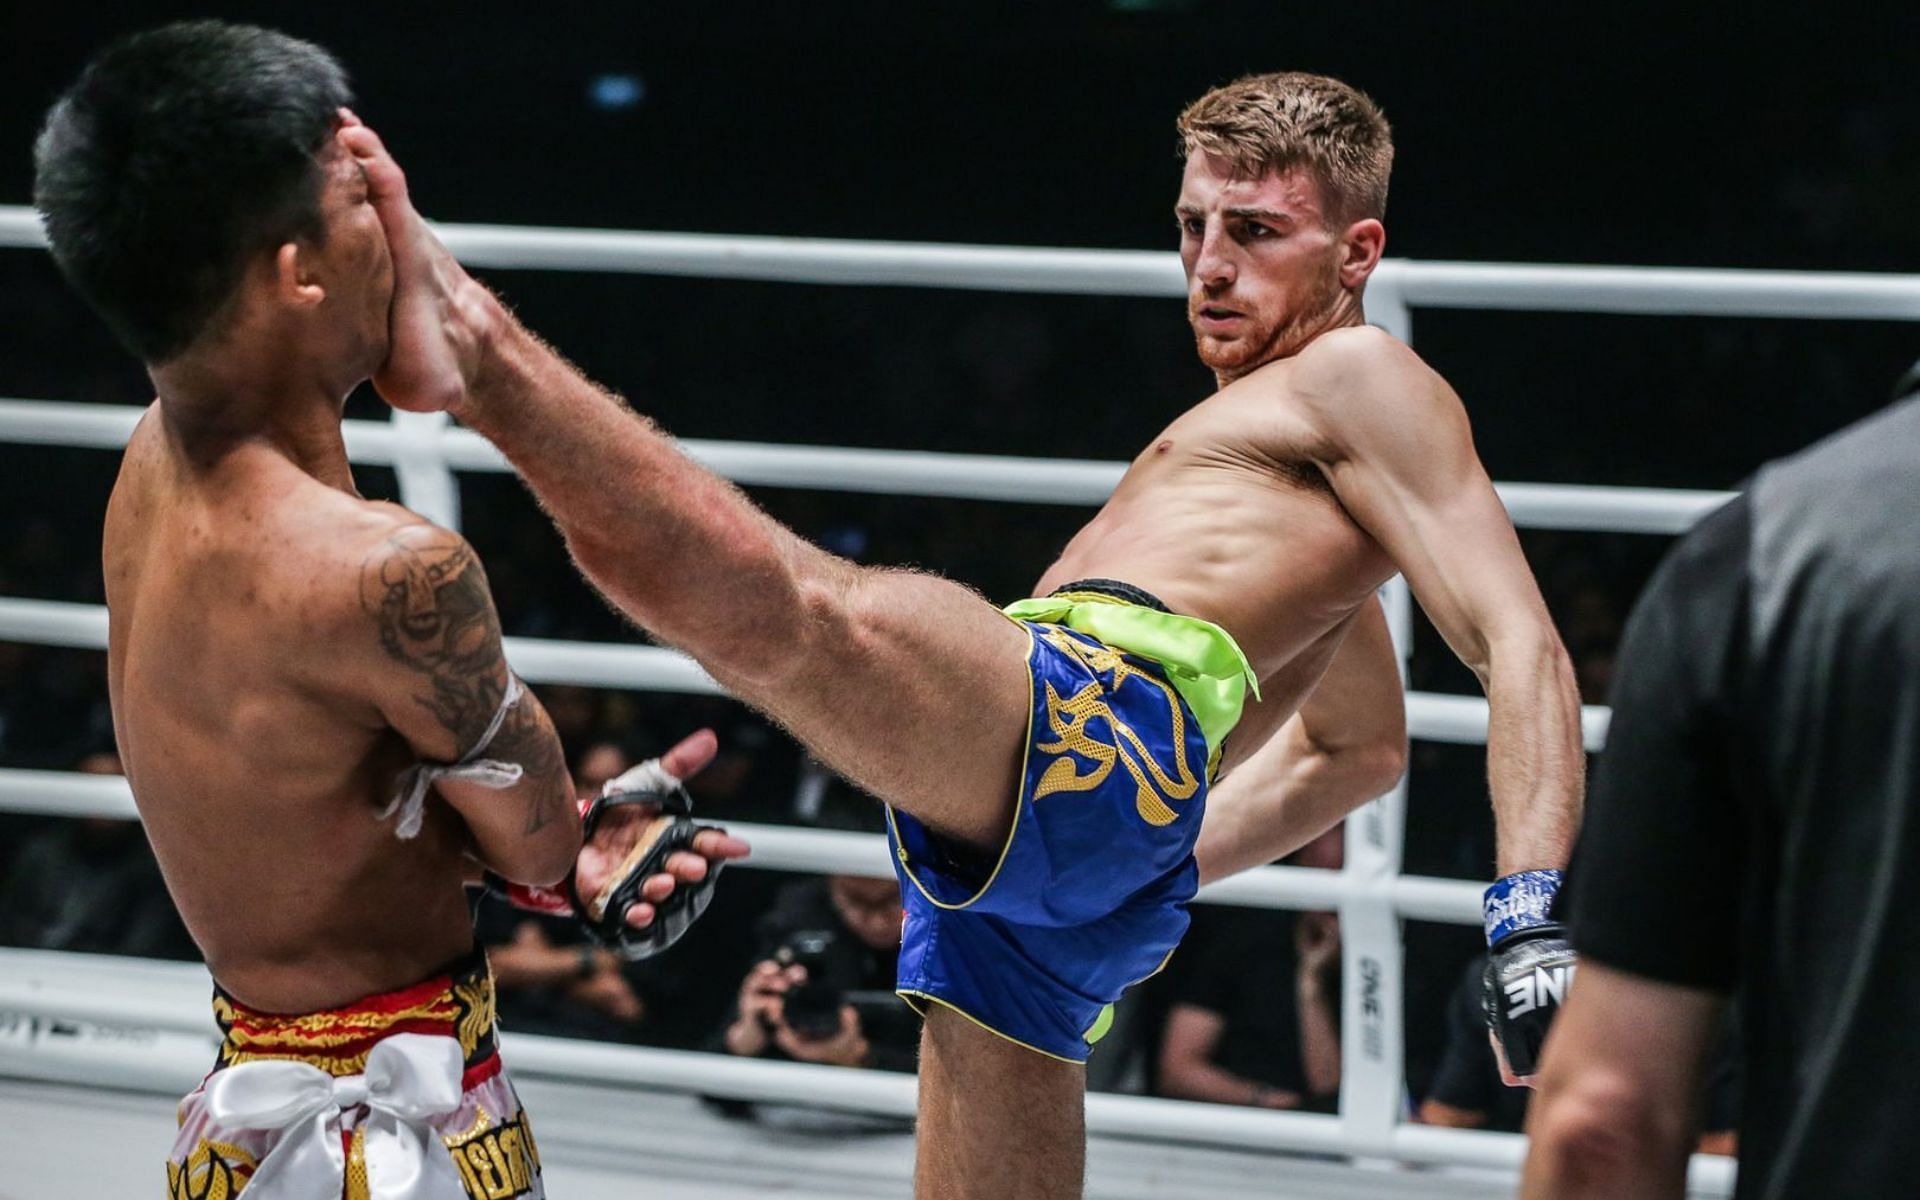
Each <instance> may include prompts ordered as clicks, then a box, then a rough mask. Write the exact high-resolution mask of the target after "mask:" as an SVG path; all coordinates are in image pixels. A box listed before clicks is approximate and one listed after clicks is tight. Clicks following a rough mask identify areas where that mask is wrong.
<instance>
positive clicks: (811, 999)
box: [773, 929, 847, 1041]
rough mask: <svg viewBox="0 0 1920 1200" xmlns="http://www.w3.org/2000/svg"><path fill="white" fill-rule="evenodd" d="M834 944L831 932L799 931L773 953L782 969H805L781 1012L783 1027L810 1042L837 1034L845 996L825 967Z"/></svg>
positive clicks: (832, 973)
mask: <svg viewBox="0 0 1920 1200" xmlns="http://www.w3.org/2000/svg"><path fill="white" fill-rule="evenodd" d="M838 941H839V935H838V934H836V933H834V932H833V931H832V930H829V929H803V930H799V931H796V932H794V933H791V934H788V935H787V938H786V940H785V941H783V942H781V943H780V946H779V948H778V949H776V950H775V951H774V952H773V961H774V962H776V963H779V964H780V965H781V966H783V967H805V968H806V971H807V981H806V982H805V983H802V984H800V985H799V986H797V987H795V988H793V989H792V990H790V991H789V992H788V993H787V996H786V1002H785V1003H784V1004H783V1005H782V1008H781V1011H782V1013H783V1014H784V1017H785V1020H786V1023H787V1028H789V1029H791V1030H793V1031H794V1032H795V1033H797V1034H799V1035H800V1036H801V1037H803V1038H807V1039H808V1040H810V1041H817V1040H819V1039H821V1038H829V1037H832V1036H833V1035H834V1034H836V1033H838V1032H839V1031H840V1009H841V1008H842V1007H843V1006H845V1004H846V1002H847V993H846V989H845V988H844V987H842V986H841V985H840V981H839V980H838V979H836V978H835V977H834V976H835V972H834V971H833V970H832V968H831V966H830V965H829V964H830V962H831V960H832V959H833V958H834V957H835V956H834V945H835V943H836V942H838Z"/></svg>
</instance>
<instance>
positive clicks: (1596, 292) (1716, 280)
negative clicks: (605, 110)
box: [0, 205, 1920, 321]
mask: <svg viewBox="0 0 1920 1200" xmlns="http://www.w3.org/2000/svg"><path fill="white" fill-rule="evenodd" d="M436 230H437V231H438V232H439V234H440V236H441V237H442V238H443V239H444V240H445V241H446V243H447V246H448V248H449V249H451V250H452V251H453V252H454V254H455V255H457V256H458V257H459V258H460V259H461V261H463V262H465V263H467V264H468V265H470V266H475V267H495V268H502V269H516V270H564V271H607V272H623V273H629V274H644V275H679V276H693V277H698V278H702V279H755V280H765V281H769V282H781V283H818V284H868V285H876V286H901V287H933V288H968V289H980V290H988V291H1002V292H1051V293H1057V294H1082V295H1107V296H1160V297H1172V296H1182V295H1184V294H1185V292H1186V284H1185V281H1184V279H1183V278H1182V276H1181V271H1180V261H1179V259H1178V257H1177V256H1176V255H1174V254H1173V253H1172V252H1170V251H1164V250H1091V249H1089V250H1062V249H1050V248H1034V247H1024V246H975V245H963V244H941V243H931V242H880V241H856V240H851V239H832V238H783V237H741V236H733V235H726V234H707V233H650V232H640V231H629V230H615V229H553V228H541V227H536V226H520V225H455V224H442V225H437V226H436ZM45 245H46V235H45V234H44V233H43V231H42V230H41V228H40V219H39V217H38V215H37V214H36V213H35V212H34V211H33V210H32V209H31V208H28V207H26V206H24V205H0V247H5V246H13V247H20V248H38V247H43V246H45ZM1373 283H1374V286H1376V287H1380V288H1382V289H1390V290H1395V291H1396V292H1397V294H1398V295H1399V297H1400V299H1401V300H1402V301H1403V302H1405V303H1406V304H1410V305H1414V306H1426V307H1432V308H1473V309H1509V310H1511V309H1526V310H1542V309H1551V310H1555V311H1561V312H1590V313H1623V314H1624V313H1639V314H1648V315H1660V316H1722V317H1823V318H1827V319H1832V320H1890V321H1920V276H1914V275H1892V274H1886V275H1875V274H1867V273H1865V272H1820V271H1733V270H1713V269H1704V268H1680V267H1596V266H1573V265H1566V266H1561V265H1543V264H1505V263H1464V262H1422V261H1418V260H1413V259H1393V258H1390V259H1387V260H1385V261H1383V262H1382V263H1381V264H1380V267H1379V269H1378V270H1377V271H1376V272H1375V273H1374V276H1373Z"/></svg>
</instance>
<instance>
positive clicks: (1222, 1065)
mask: <svg viewBox="0 0 1920 1200" xmlns="http://www.w3.org/2000/svg"><path fill="white" fill-rule="evenodd" d="M1209 916H1210V918H1211V919H1210V920H1208V921H1206V922H1205V923H1202V922H1199V921H1196V922H1195V927H1194V930H1193V933H1192V934H1190V935H1189V940H1190V941H1196V942H1197V943H1198V944H1197V945H1193V946H1191V947H1190V949H1191V950H1194V951H1198V953H1197V954H1196V955H1195V956H1194V957H1193V959H1192V960H1191V962H1189V963H1182V962H1180V961H1179V960H1178V959H1176V960H1175V964H1174V966H1173V967H1172V968H1170V970H1174V971H1181V972H1182V974H1181V975H1180V976H1179V977H1178V978H1177V979H1176V980H1175V988H1174V1000H1173V1007H1172V1009H1171V1010H1170V1011H1169V1012H1168V1014H1167V1024H1166V1033H1165V1035H1164V1037H1163V1038H1162V1039H1161V1043H1160V1063H1159V1067H1160V1069H1159V1079H1158V1082H1157V1086H1156V1088H1155V1090H1156V1091H1158V1092H1159V1094H1160V1095H1162V1096H1172V1097H1176V1098H1179V1099H1183V1100H1208V1101H1212V1102H1214V1103H1216V1104H1243V1105H1251V1106H1253V1107H1255V1108H1303V1109H1308V1110H1311V1111H1315V1112H1333V1111H1334V1110H1335V1108H1337V1107H1338V1104H1339V1099H1340V1015H1339V1014H1340V985H1339V973H1340V920H1339V918H1338V917H1337V916H1335V915H1334V914H1333V913H1330V912H1300V913H1280V914H1266V913H1238V912H1235V913H1218V914H1209ZM1276 926H1278V927H1279V928H1280V930H1281V932H1280V934H1279V935H1278V936H1275V927H1276ZM1183 957H1184V956H1183ZM1187 968H1190V969H1187ZM1486 1048H1487V1043H1486V1039H1485V1038H1484V1037H1482V1038H1481V1041H1480V1052H1481V1054H1482V1055H1483V1056H1484V1057H1485V1058H1486V1060H1487V1065H1488V1067H1489V1068H1491V1067H1492V1066H1493V1061H1494V1060H1493V1056H1492V1055H1491V1054H1487V1053H1486Z"/></svg>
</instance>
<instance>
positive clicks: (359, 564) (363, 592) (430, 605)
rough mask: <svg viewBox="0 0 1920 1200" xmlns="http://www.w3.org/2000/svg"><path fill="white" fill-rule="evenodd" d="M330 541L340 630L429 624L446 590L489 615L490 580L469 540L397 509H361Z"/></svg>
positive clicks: (370, 505) (371, 505) (362, 504)
mask: <svg viewBox="0 0 1920 1200" xmlns="http://www.w3.org/2000/svg"><path fill="white" fill-rule="evenodd" d="M329 540H330V547H329V551H328V553H327V555H326V557H327V558H328V559H330V560H331V565H332V567H333V570H331V571H330V572H329V575H330V576H331V578H332V580H333V586H332V587H330V588H329V593H330V601H331V602H330V603H329V604H328V606H327V607H328V609H329V610H330V611H331V615H332V617H333V619H334V621H335V622H337V623H338V626H339V627H353V628H357V629H360V630H363V631H364V630H367V629H376V628H377V629H379V630H386V629H388V627H390V626H393V625H395V624H396V623H402V622H405V621H408V620H416V621H418V620H431V619H432V618H433V616H434V613H435V611H436V609H437V608H438V607H439V606H440V605H443V604H445V603H447V602H449V590H452V591H454V592H458V593H460V594H461V595H462V597H463V599H462V600H461V603H462V604H464V605H466V606H469V607H471V606H475V605H484V606H485V607H486V608H488V609H489V610H490V609H491V605H492V599H491V595H490V593H489V591H488V588H487V581H486V573H485V571H484V570H483V569H482V567H481V565H480V559H479V556H478V555H477V554H475V553H474V550H473V547H472V546H471V545H469V544H468V543H467V540H466V539H465V538H463V537H461V536H460V535H459V534H458V533H455V532H454V531H453V530H451V529H447V528H444V527H442V526H440V525H436V524H434V523H433V522H432V521H429V520H427V519H426V518H425V517H422V516H421V515H420V514H418V513H415V512H412V511H410V510H408V509H405V508H402V507H401V506H399V505H397V504H386V503H382V502H369V501H359V502H356V503H355V504H354V505H353V506H352V508H351V509H350V510H349V511H348V512H346V513H345V514H343V515H342V518H341V519H340V520H338V521H337V522H335V529H334V533H333V536H332V537H331V538H330V539H329Z"/></svg>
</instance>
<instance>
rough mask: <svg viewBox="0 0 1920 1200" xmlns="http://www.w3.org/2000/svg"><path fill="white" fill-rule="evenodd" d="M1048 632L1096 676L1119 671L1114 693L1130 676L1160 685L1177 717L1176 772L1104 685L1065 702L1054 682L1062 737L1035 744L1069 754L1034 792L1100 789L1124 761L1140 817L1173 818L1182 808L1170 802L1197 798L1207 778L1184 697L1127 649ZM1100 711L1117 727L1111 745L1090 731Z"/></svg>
mask: <svg viewBox="0 0 1920 1200" xmlns="http://www.w3.org/2000/svg"><path fill="white" fill-rule="evenodd" d="M1041 637H1043V638H1045V639H1046V641H1047V644H1049V645H1051V646H1053V647H1054V648H1055V649H1058V650H1063V651H1065V652H1067V653H1069V654H1071V655H1073V656H1074V657H1075V658H1077V659H1079V660H1080V661H1081V662H1082V663H1083V664H1085V665H1086V667H1087V668H1088V669H1089V670H1091V671H1092V672H1094V674H1096V675H1111V676H1112V677H1113V685H1112V688H1111V689H1110V690H1112V691H1115V692H1117V691H1119V690H1120V688H1121V687H1123V686H1125V684H1126V682H1127V681H1128V680H1129V679H1135V680H1139V681H1140V682H1141V683H1143V684H1150V685H1152V686H1153V687H1154V688H1155V689H1157V690H1158V691H1159V692H1160V693H1161V695H1162V697H1163V698H1164V699H1165V700H1166V702H1167V708H1168V712H1169V715H1170V718H1171V720H1170V726H1171V734H1170V737H1171V741H1172V743H1173V753H1174V759H1175V762H1174V767H1175V770H1174V774H1173V775H1171V776H1170V775H1169V774H1168V773H1167V772H1166V771H1165V770H1164V769H1163V768H1162V767H1161V765H1160V764H1159V763H1158V762H1156V761H1155V760H1154V757H1153V753H1152V752H1151V751H1150V750H1148V749H1147V745H1146V743H1145V742H1144V741H1143V740H1141V738H1140V736H1139V735H1138V734H1136V733H1135V732H1134V731H1133V729H1132V728H1131V727H1130V726H1129V725H1128V724H1127V723H1126V722H1125V721H1122V720H1120V719H1119V718H1118V717H1116V716H1115V715H1114V713H1113V708H1112V706H1111V705H1109V704H1108V703H1107V702H1106V701H1105V700H1103V699H1101V694H1102V691H1103V689H1102V687H1101V685H1100V683H1099V682H1097V681H1096V682H1094V683H1089V684H1087V685H1086V686H1085V687H1083V688H1081V689H1080V690H1079V691H1077V692H1075V693H1074V694H1073V695H1071V696H1069V697H1067V698H1066V699H1064V700H1063V699H1061V698H1060V694H1059V693H1058V692H1056V691H1054V689H1053V685H1052V684H1051V683H1049V684H1047V725H1048V727H1049V728H1050V729H1052V730H1053V736H1054V738H1055V740H1054V741H1051V742H1036V743H1035V744H1034V748H1035V749H1036V750H1039V751H1040V752H1042V753H1043V754H1054V755H1060V756H1061V757H1058V758H1055V759H1054V760H1053V761H1052V762H1051V763H1049V764H1047V769H1046V770H1045V771H1044V772H1042V774H1041V776H1040V782H1039V783H1038V784H1036V785H1035V787H1034V789H1033V798H1034V799H1035V800H1039V799H1040V798H1041V797H1043V796H1048V795H1051V794H1053V793H1055V792H1088V791H1092V790H1093V789H1094V788H1097V787H1099V786H1100V785H1101V784H1102V783H1104V782H1105V781H1106V778H1107V776H1108V775H1109V774H1111V773H1112V771H1113V765H1114V763H1115V762H1116V761H1118V762H1119V763H1120V764H1121V765H1123V766H1125V767H1126V769H1127V774H1129V775H1131V776H1132V777H1133V783H1134V788H1135V794H1134V808H1135V809H1136V810H1137V811H1138V812H1139V814H1140V819H1141V820H1143V821H1145V822H1146V823H1147V824H1149V825H1169V824H1172V823H1173V821H1174V820H1175V818H1177V817H1178V816H1179V814H1178V813H1176V812H1175V811H1174V810H1173V808H1172V807H1171V806H1169V805H1168V803H1167V801H1168V800H1188V799H1191V798H1192V797H1193V794H1194V793H1195V792H1197V791H1198V790H1199V789H1200V781H1199V780H1198V779H1196V778H1195V777H1194V774H1193V768H1192V767H1191V766H1190V765H1189V764H1188V763H1187V755H1186V745H1187V722H1186V716H1185V714H1184V713H1182V712H1181V711H1180V698H1179V695H1178V694H1177V693H1175V692H1174V690H1173V688H1172V687H1171V686H1170V685H1169V684H1167V683H1166V682H1164V681H1163V680H1160V679H1156V678H1154V677H1153V676H1152V675H1149V674H1147V673H1146V672H1144V671H1141V670H1138V669H1136V668H1135V667H1133V666H1132V665H1130V664H1129V663H1128V662H1127V661H1126V659H1125V658H1123V657H1122V656H1121V654H1120V652H1119V651H1117V650H1114V649H1113V648H1112V647H1110V646H1101V645H1097V644H1096V645H1088V644H1086V643H1083V642H1081V641H1079V640H1078V639H1076V638H1074V637H1071V636H1069V635H1068V634H1067V633H1066V632H1065V631H1064V630H1061V629H1060V628H1058V627H1057V626H1056V627H1051V628H1048V627H1042V632H1041ZM1095 717H1100V718H1103V719H1104V720H1105V721H1106V722H1107V725H1108V727H1109V728H1111V729H1112V730H1113V732H1114V734H1115V740H1114V741H1113V742H1112V743H1111V744H1109V743H1107V742H1101V741H1097V740H1095V739H1094V738H1092V737H1089V736H1088V735H1087V732H1086V725H1087V722H1088V721H1090V720H1092V719H1093V718H1095ZM1069 753H1071V754H1077V755H1079V756H1081V757H1082V758H1087V759H1091V760H1092V761H1093V763H1094V768H1093V770H1092V771H1090V772H1088V773H1087V774H1085V775H1082V774H1080V773H1079V771H1078V770H1077V769H1076V768H1075V765H1074V761H1073V759H1071V758H1068V757H1065V756H1066V755H1067V754H1069Z"/></svg>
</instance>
